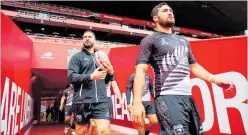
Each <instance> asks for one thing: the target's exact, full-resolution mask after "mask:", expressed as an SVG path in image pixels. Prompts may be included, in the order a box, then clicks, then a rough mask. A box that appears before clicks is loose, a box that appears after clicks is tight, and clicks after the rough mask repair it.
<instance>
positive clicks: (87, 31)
mask: <svg viewBox="0 0 248 135" xmlns="http://www.w3.org/2000/svg"><path fill="white" fill-rule="evenodd" d="M85 33H91V34H92V35H93V36H94V37H95V38H96V35H95V33H94V32H93V31H91V30H86V31H85V32H84V33H83V35H82V37H83V36H84V34H85Z"/></svg>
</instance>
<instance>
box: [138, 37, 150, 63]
mask: <svg viewBox="0 0 248 135" xmlns="http://www.w3.org/2000/svg"><path fill="white" fill-rule="evenodd" d="M151 39H152V38H149V37H148V36H147V37H145V38H144V39H143V40H142V41H141V43H140V49H139V52H138V58H137V61H136V64H150V58H151V55H152V41H151Z"/></svg>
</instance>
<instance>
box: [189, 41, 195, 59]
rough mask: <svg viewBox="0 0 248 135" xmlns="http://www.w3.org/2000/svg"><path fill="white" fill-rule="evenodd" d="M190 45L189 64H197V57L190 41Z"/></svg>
mask: <svg viewBox="0 0 248 135" xmlns="http://www.w3.org/2000/svg"><path fill="white" fill-rule="evenodd" d="M188 46H189V56H188V61H189V64H195V63H196V60H195V57H194V55H193V53H192V50H191V47H190V44H189V42H188Z"/></svg>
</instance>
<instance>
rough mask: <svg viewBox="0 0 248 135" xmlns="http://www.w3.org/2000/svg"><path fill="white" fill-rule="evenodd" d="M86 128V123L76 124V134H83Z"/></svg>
mask: <svg viewBox="0 0 248 135" xmlns="http://www.w3.org/2000/svg"><path fill="white" fill-rule="evenodd" d="M87 130H88V125H87V124H86V125H79V124H76V134H77V135H84V134H85V133H86V132H87Z"/></svg>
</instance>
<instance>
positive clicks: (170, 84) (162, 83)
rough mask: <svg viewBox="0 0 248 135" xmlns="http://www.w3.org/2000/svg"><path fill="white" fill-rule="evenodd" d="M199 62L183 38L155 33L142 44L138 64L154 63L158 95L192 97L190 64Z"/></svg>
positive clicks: (156, 92)
mask: <svg viewBox="0 0 248 135" xmlns="http://www.w3.org/2000/svg"><path fill="white" fill-rule="evenodd" d="M194 63H196V61H195V58H194V56H193V54H192V51H191V49H190V46H189V42H188V41H187V40H186V39H185V38H184V37H182V36H178V35H175V34H167V33H163V32H154V33H152V34H151V35H148V36H146V37H145V38H144V39H143V40H142V41H141V44H140V50H139V54H138V58H137V61H136V64H151V65H152V67H153V69H154V73H155V94H156V96H158V95H168V94H169V95H191V90H190V87H191V86H190V82H189V81H190V78H189V75H190V68H189V65H190V64H194Z"/></svg>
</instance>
